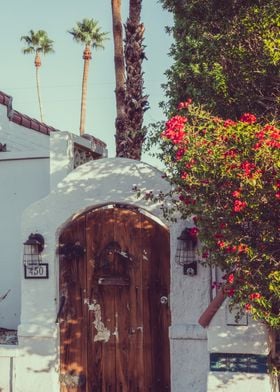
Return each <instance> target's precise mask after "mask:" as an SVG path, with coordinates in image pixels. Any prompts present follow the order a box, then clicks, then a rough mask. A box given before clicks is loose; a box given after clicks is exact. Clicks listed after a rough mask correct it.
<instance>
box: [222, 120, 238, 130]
mask: <svg viewBox="0 0 280 392" xmlns="http://www.w3.org/2000/svg"><path fill="white" fill-rule="evenodd" d="M233 125H236V122H235V121H233V120H231V119H230V118H228V119H227V120H225V122H224V127H226V128H227V127H232V126H233Z"/></svg>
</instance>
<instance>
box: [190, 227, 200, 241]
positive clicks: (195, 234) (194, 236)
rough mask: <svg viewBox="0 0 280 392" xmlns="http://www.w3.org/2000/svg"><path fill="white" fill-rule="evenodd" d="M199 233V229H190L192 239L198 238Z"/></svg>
mask: <svg viewBox="0 0 280 392" xmlns="http://www.w3.org/2000/svg"><path fill="white" fill-rule="evenodd" d="M198 233H199V229H198V228H197V227H191V228H190V229H189V235H190V236H191V237H192V238H197V236H198Z"/></svg>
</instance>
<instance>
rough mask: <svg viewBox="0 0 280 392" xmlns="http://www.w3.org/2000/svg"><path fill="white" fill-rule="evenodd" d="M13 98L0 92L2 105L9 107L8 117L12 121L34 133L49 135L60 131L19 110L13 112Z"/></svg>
mask: <svg viewBox="0 0 280 392" xmlns="http://www.w3.org/2000/svg"><path fill="white" fill-rule="evenodd" d="M12 101H13V98H12V97H11V96H10V95H8V94H5V93H4V92H3V91H0V104H2V105H5V106H7V115H8V118H9V120H10V121H12V122H14V123H16V124H18V125H22V126H23V127H25V128H30V129H33V130H34V131H37V132H40V133H43V134H45V135H49V134H50V132H55V131H58V129H56V128H53V127H51V126H49V125H47V124H44V123H42V122H40V121H38V120H35V119H34V118H31V117H29V116H27V115H26V114H23V113H20V112H18V111H17V110H13V106H12Z"/></svg>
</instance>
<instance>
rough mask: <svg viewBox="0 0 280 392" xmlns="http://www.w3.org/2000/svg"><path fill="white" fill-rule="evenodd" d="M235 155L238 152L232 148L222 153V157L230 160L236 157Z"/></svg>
mask: <svg viewBox="0 0 280 392" xmlns="http://www.w3.org/2000/svg"><path fill="white" fill-rule="evenodd" d="M237 153H238V151H237V150H236V148H233V149H231V150H227V151H226V152H225V153H224V157H225V158H227V157H232V158H234V157H235V156H236V155H237Z"/></svg>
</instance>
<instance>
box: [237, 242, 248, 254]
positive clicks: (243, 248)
mask: <svg viewBox="0 0 280 392" xmlns="http://www.w3.org/2000/svg"><path fill="white" fill-rule="evenodd" d="M237 252H238V253H247V252H248V246H247V245H245V244H239V245H238V246H237Z"/></svg>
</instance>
